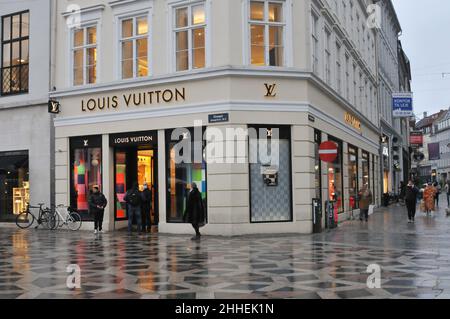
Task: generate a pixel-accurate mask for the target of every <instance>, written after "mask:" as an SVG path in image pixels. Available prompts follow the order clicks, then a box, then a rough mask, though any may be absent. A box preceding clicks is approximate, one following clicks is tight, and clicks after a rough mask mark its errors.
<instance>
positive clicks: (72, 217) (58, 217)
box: [52, 205, 82, 231]
mask: <svg viewBox="0 0 450 319" xmlns="http://www.w3.org/2000/svg"><path fill="white" fill-rule="evenodd" d="M52 215H53V216H54V218H55V221H56V222H55V228H60V227H63V226H67V228H69V229H70V230H73V231H77V230H79V229H80V228H81V224H82V220H81V216H80V214H78V212H77V211H76V210H75V209H73V208H71V207H68V206H64V205H58V206H55V205H52Z"/></svg>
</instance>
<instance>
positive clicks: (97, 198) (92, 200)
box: [88, 185, 108, 234]
mask: <svg viewBox="0 0 450 319" xmlns="http://www.w3.org/2000/svg"><path fill="white" fill-rule="evenodd" d="M88 203H89V213H91V214H92V215H94V227H95V230H94V233H95V234H97V233H99V232H100V233H101V232H103V216H104V215H105V207H106V205H107V204H108V201H107V200H106V197H105V195H103V194H102V193H101V192H100V189H99V187H98V186H97V185H95V186H94V187H93V188H92V194H91V195H90V196H89V201H88Z"/></svg>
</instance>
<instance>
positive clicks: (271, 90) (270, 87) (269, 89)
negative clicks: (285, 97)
mask: <svg viewBox="0 0 450 319" xmlns="http://www.w3.org/2000/svg"><path fill="white" fill-rule="evenodd" d="M264 87H265V88H266V95H265V96H266V97H276V96H277V94H276V93H275V88H276V87H277V85H276V84H275V83H274V84H268V83H264Z"/></svg>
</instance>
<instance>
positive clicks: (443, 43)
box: [392, 0, 450, 118]
mask: <svg viewBox="0 0 450 319" xmlns="http://www.w3.org/2000/svg"><path fill="white" fill-rule="evenodd" d="M392 2H393V3H394V6H395V9H396V11H397V16H398V18H399V20H400V24H401V27H402V30H403V32H402V35H401V36H400V40H401V41H402V46H403V50H404V51H405V52H406V54H407V56H408V58H409V59H410V62H411V69H412V91H413V93H414V113H415V114H416V116H418V117H419V118H422V117H423V112H428V114H432V113H436V112H439V110H441V109H448V108H450V1H449V0H426V1H424V0H392ZM442 73H448V74H446V75H445V76H444V77H443V76H442Z"/></svg>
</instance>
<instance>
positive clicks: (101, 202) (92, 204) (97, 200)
mask: <svg viewBox="0 0 450 319" xmlns="http://www.w3.org/2000/svg"><path fill="white" fill-rule="evenodd" d="M88 203H89V213H91V214H95V213H100V212H103V211H104V210H105V207H106V205H107V204H108V201H107V200H106V197H105V195H103V194H102V193H100V192H98V193H92V194H91V195H90V196H89V201H88ZM97 206H100V207H102V208H98V207H97Z"/></svg>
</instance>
